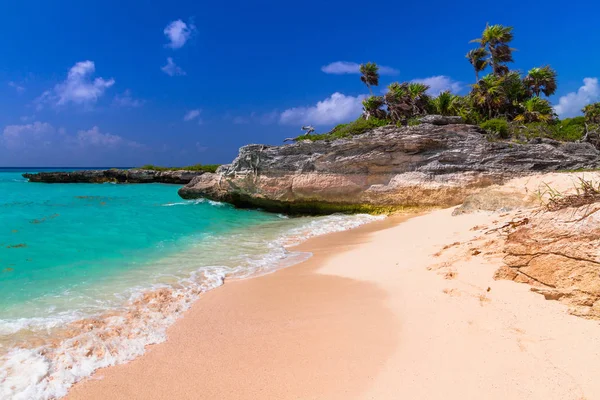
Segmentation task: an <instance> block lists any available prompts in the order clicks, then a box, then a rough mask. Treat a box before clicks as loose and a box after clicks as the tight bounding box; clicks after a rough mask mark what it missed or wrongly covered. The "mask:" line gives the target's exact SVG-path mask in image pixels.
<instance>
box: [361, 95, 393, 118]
mask: <svg viewBox="0 0 600 400" xmlns="http://www.w3.org/2000/svg"><path fill="white" fill-rule="evenodd" d="M362 104H363V117H364V118H365V119H366V120H368V119H369V118H370V117H374V118H377V119H385V118H386V116H387V115H386V112H385V110H382V109H381V107H383V105H384V104H385V101H384V100H383V97H382V96H371V97H368V98H366V99H364V100H363V101H362Z"/></svg>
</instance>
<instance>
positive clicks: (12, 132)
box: [2, 121, 56, 150]
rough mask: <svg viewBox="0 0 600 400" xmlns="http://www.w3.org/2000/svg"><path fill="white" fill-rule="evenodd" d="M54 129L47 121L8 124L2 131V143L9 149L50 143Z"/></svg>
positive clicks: (53, 135)
mask: <svg viewBox="0 0 600 400" xmlns="http://www.w3.org/2000/svg"><path fill="white" fill-rule="evenodd" d="M55 135H56V129H54V127H53V126H52V125H50V124H49V123H47V122H39V121H37V122H34V123H32V124H25V125H8V126H6V127H5V128H4V131H3V132H2V144H3V145H4V147H6V148H7V149H9V150H17V149H24V148H29V147H33V146H36V145H40V144H43V145H44V146H47V145H49V144H51V143H52V141H53V140H54V137H55Z"/></svg>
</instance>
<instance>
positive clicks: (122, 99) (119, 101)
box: [113, 89, 144, 108]
mask: <svg viewBox="0 0 600 400" xmlns="http://www.w3.org/2000/svg"><path fill="white" fill-rule="evenodd" d="M113 104H115V105H116V106H119V107H131V108H137V107H141V106H143V105H144V100H140V99H134V98H133V97H132V96H131V91H130V90H129V89H127V90H126V91H124V92H123V93H122V94H117V95H116V96H115V99H114V100H113Z"/></svg>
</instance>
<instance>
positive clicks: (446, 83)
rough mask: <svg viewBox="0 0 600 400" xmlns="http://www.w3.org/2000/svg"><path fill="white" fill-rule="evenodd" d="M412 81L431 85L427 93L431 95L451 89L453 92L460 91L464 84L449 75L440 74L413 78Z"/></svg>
mask: <svg viewBox="0 0 600 400" xmlns="http://www.w3.org/2000/svg"><path fill="white" fill-rule="evenodd" d="M411 82H418V83H423V84H425V85H427V86H429V90H427V94H429V95H430V96H437V95H438V94H440V92H443V91H445V90H449V91H450V92H452V93H458V92H460V91H461V90H462V88H463V85H462V83H460V82H457V81H454V80H452V79H451V78H450V77H448V76H444V75H438V76H431V77H429V78H422V79H413V80H412V81H411Z"/></svg>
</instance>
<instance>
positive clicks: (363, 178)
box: [179, 116, 600, 214]
mask: <svg viewBox="0 0 600 400" xmlns="http://www.w3.org/2000/svg"><path fill="white" fill-rule="evenodd" d="M428 118H429V120H426V121H423V122H425V123H422V124H420V125H417V126H411V127H396V126H384V127H381V128H377V129H374V130H372V131H370V132H367V133H364V134H361V135H356V136H352V137H349V138H344V139H337V140H332V141H328V140H319V141H310V140H303V141H298V142H296V143H293V144H287V145H283V146H267V145H257V144H252V145H248V146H244V147H242V148H241V149H240V151H239V155H238V157H237V158H236V159H235V160H233V162H232V163H231V164H229V165H223V166H221V167H220V168H219V169H218V170H217V172H216V173H206V174H203V175H200V176H197V177H195V178H194V179H193V180H192V181H191V182H190V183H189V184H187V185H186V186H184V187H183V188H181V189H180V190H179V194H180V196H181V197H183V198H185V199H194V198H200V197H205V198H208V199H211V200H216V201H222V202H227V203H231V204H233V205H235V206H237V207H246V208H248V207H256V208H262V209H264V210H267V211H273V212H284V213H290V214H303V213H305V214H327V213H332V212H359V211H360V212H387V211H393V210H395V209H399V208H404V207H431V206H435V207H439V206H442V207H443V206H453V205H457V204H461V203H462V202H463V201H464V200H465V198H466V197H467V196H468V195H470V194H472V193H474V192H477V191H479V190H480V189H481V188H483V187H486V186H490V185H492V184H498V183H503V182H505V181H507V180H508V179H510V178H514V177H518V176H523V175H527V174H532V173H540V172H550V171H558V170H575V169H588V168H597V167H599V166H600V152H599V151H598V150H597V149H596V148H595V147H594V146H592V145H591V144H589V143H561V142H558V141H554V140H550V139H535V140H531V141H529V142H527V143H516V142H507V141H497V140H492V139H491V138H490V137H489V135H487V134H486V133H485V132H484V131H482V130H481V129H480V128H479V127H477V126H473V125H466V124H457V123H453V122H458V121H457V120H455V119H448V118H447V117H435V116H428Z"/></svg>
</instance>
